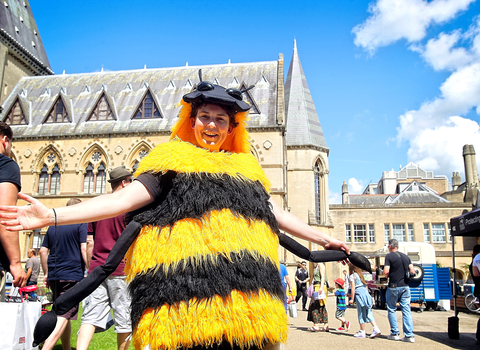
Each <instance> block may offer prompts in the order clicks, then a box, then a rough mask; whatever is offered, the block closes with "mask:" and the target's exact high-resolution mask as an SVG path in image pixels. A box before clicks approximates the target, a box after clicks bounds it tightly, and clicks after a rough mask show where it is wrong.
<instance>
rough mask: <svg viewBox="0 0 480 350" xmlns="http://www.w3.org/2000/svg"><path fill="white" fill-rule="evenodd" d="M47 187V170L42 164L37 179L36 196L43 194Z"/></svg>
mask: <svg viewBox="0 0 480 350" xmlns="http://www.w3.org/2000/svg"><path fill="white" fill-rule="evenodd" d="M47 186H48V168H47V165H46V164H44V165H43V167H42V170H41V171H40V177H39V179H38V194H45V193H46V192H47Z"/></svg>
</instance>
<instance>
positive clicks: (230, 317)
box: [34, 75, 370, 350]
mask: <svg viewBox="0 0 480 350" xmlns="http://www.w3.org/2000/svg"><path fill="white" fill-rule="evenodd" d="M200 80H201V75H200ZM203 103H213V104H218V105H220V106H222V107H224V108H230V109H233V110H234V112H235V125H236V127H235V128H234V130H233V132H232V133H230V134H229V135H228V136H227V139H226V140H225V142H224V143H223V144H222V147H221V151H220V152H211V151H210V150H208V149H204V148H199V147H197V146H195V145H194V144H196V140H195V135H194V133H193V129H192V127H191V124H190V118H191V110H192V104H195V105H201V104H203ZM181 104H182V109H181V111H180V114H179V120H178V122H177V123H176V124H175V126H174V127H173V129H172V136H171V140H170V142H168V143H165V144H161V145H159V146H157V147H156V148H155V149H154V150H152V151H151V152H150V153H149V154H148V156H146V157H145V158H144V159H143V160H142V162H141V163H140V165H139V168H138V170H137V172H136V174H135V175H136V180H138V181H140V182H142V184H143V185H144V186H145V187H146V188H147V189H148V190H149V192H150V193H151V194H152V196H153V197H154V198H155V200H154V202H153V203H152V204H151V205H149V206H148V207H145V208H142V209H141V210H140V211H138V212H135V213H131V214H132V216H133V219H134V220H133V221H132V222H131V223H130V224H129V225H128V226H127V228H126V229H125V231H124V232H123V233H122V235H121V236H120V238H119V240H118V241H117V243H116V244H115V247H114V248H113V249H112V252H111V253H110V255H109V257H108V259H107V261H106V263H105V265H103V266H99V267H97V268H96V269H95V270H94V271H93V272H92V273H91V274H90V275H89V276H88V277H87V278H86V279H84V280H83V281H82V282H80V283H79V284H78V285H77V286H76V287H74V288H72V289H71V290H70V291H68V292H67V293H65V294H63V295H62V296H60V297H59V298H58V299H57V301H56V303H55V304H54V307H53V310H54V312H55V313H56V314H60V315H61V314H63V313H64V312H65V311H67V310H68V306H69V305H71V304H73V303H75V302H76V301H77V300H82V299H83V298H84V297H85V296H86V295H88V294H90V293H91V292H92V291H93V290H95V288H96V286H98V284H100V283H101V281H103V279H105V278H106V277H108V275H109V274H110V273H111V272H113V271H114V270H115V267H116V265H118V263H119V261H120V260H121V259H122V258H123V256H124V255H125V253H126V256H125V257H126V259H127V263H126V266H125V272H126V274H127V281H128V282H129V291H130V293H131V296H132V305H131V317H132V325H133V327H134V330H133V344H134V346H135V348H136V349H144V348H147V349H150V348H151V349H153V350H156V349H162V350H175V349H177V348H195V349H201V348H212V347H213V348H215V349H265V348H266V347H267V346H269V345H272V344H277V343H284V342H286V337H287V318H286V314H285V309H284V306H283V302H284V290H283V287H282V283H281V280H280V274H279V267H278V266H279V265H278V263H279V262H278V244H279V243H280V244H282V245H283V246H285V247H286V248H287V249H289V250H291V251H292V252H293V253H295V254H296V255H297V256H299V257H301V258H304V259H308V260H310V261H336V260H343V259H346V258H347V257H348V258H349V259H350V260H351V261H352V262H353V263H354V264H356V265H358V266H360V267H361V268H363V269H367V270H368V269H370V263H369V262H368V260H367V259H366V258H364V257H363V256H361V255H360V254H356V253H353V252H352V254H351V255H349V256H347V255H346V253H345V252H343V251H317V252H310V251H308V249H306V248H305V247H303V246H301V245H300V244H298V243H297V242H296V241H294V240H293V239H291V238H289V237H287V236H285V235H283V234H281V233H280V231H279V228H278V223H277V221H276V219H275V216H274V214H273V211H272V208H271V207H270V204H269V202H268V200H269V197H270V196H269V194H268V193H269V188H270V184H269V181H268V179H267V178H266V176H265V174H264V172H263V170H262V168H261V167H260V165H259V164H258V162H257V160H256V159H255V157H254V156H253V155H252V154H251V153H250V145H249V142H248V133H247V131H246V119H247V111H248V109H249V108H250V106H249V105H248V104H247V103H245V102H244V101H242V92H240V91H239V90H236V89H225V88H223V87H221V86H218V85H213V84H211V83H209V82H201V83H200V84H199V85H198V86H197V88H196V90H195V91H193V92H191V93H189V94H187V95H185V96H184V97H183V101H182V102H181ZM127 250H128V251H127ZM55 313H53V312H49V313H47V314H45V315H43V316H42V318H41V319H40V320H39V321H38V323H37V326H36V328H35V332H34V338H35V341H34V343H36V344H39V343H40V342H41V341H43V340H45V339H46V338H47V337H48V335H49V334H50V333H51V331H53V328H54V327H55V322H56V315H55ZM52 327H53V328H52ZM49 332H50V333H49Z"/></svg>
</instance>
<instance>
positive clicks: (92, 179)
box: [83, 152, 107, 193]
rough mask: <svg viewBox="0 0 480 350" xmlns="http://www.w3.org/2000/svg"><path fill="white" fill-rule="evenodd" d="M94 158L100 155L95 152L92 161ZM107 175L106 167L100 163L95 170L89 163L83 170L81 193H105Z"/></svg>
mask: <svg viewBox="0 0 480 350" xmlns="http://www.w3.org/2000/svg"><path fill="white" fill-rule="evenodd" d="M95 156H97V157H99V156H101V155H100V153H98V152H95V153H94V154H93V156H92V159H95ZM106 180H107V173H106V167H105V164H104V163H103V162H101V163H100V164H99V165H98V167H97V168H96V169H95V167H94V165H93V164H92V163H91V162H90V163H88V165H87V167H86V169H85V177H84V178H83V192H84V193H105V188H106Z"/></svg>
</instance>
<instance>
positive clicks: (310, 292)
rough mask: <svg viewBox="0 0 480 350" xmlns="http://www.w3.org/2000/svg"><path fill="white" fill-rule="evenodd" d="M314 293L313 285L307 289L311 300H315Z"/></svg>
mask: <svg viewBox="0 0 480 350" xmlns="http://www.w3.org/2000/svg"><path fill="white" fill-rule="evenodd" d="M313 293H314V289H313V284H311V285H309V286H308V288H307V296H308V297H309V298H313Z"/></svg>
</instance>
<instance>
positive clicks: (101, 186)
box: [95, 163, 107, 193]
mask: <svg viewBox="0 0 480 350" xmlns="http://www.w3.org/2000/svg"><path fill="white" fill-rule="evenodd" d="M105 170H106V169H105V165H104V164H103V163H100V165H99V167H98V171H97V183H96V184H95V192H96V193H105V187H106V186H105V185H106V181H107V173H106V171H105Z"/></svg>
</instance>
